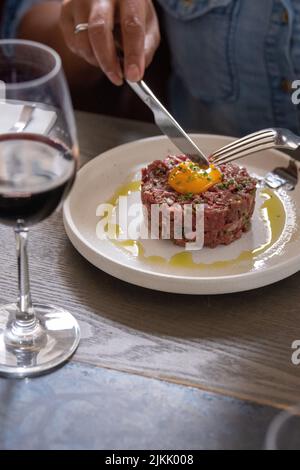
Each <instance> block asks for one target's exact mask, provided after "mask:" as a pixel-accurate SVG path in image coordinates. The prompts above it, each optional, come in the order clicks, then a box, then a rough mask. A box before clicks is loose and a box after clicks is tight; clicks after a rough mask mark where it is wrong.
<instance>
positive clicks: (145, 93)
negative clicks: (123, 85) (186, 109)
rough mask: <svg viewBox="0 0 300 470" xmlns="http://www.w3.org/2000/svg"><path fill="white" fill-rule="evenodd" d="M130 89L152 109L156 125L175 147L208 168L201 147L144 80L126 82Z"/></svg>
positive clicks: (207, 162)
mask: <svg viewBox="0 0 300 470" xmlns="http://www.w3.org/2000/svg"><path fill="white" fill-rule="evenodd" d="M126 81H127V83H128V85H129V86H130V88H132V90H133V91H134V92H135V93H136V94H137V95H138V96H139V97H140V98H141V100H142V101H143V102H144V103H145V104H146V105H147V106H148V107H149V108H150V109H151V111H152V113H153V115H154V120H155V123H156V125H157V126H158V127H159V128H160V130H161V131H162V133H163V134H165V135H166V136H167V137H169V139H170V140H171V141H172V142H173V144H174V145H176V147H177V148H178V149H179V150H180V151H181V152H182V153H184V154H185V155H187V156H188V157H189V158H190V159H191V160H192V161H193V162H195V163H197V164H198V165H200V166H202V167H205V168H207V167H208V166H209V161H208V160H207V158H206V157H205V155H204V153H203V152H201V150H200V149H199V147H198V146H197V145H196V144H195V142H193V140H192V139H191V138H190V137H189V136H188V135H187V133H186V132H185V131H184V130H183V129H182V127H181V126H180V125H179V124H178V122H177V121H176V120H175V119H174V118H173V116H172V115H171V114H170V113H169V111H167V109H166V108H165V107H164V106H163V105H162V104H161V102H160V101H159V100H158V99H157V97H156V96H155V94H154V93H153V92H152V91H151V90H150V88H149V87H148V85H146V83H145V82H144V81H143V80H140V81H139V82H130V81H129V80H126Z"/></svg>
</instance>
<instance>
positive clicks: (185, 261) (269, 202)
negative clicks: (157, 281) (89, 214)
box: [108, 181, 286, 269]
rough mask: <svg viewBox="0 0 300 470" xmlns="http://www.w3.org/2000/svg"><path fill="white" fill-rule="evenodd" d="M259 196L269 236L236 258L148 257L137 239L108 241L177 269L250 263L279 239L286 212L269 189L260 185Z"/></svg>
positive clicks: (127, 188)
mask: <svg viewBox="0 0 300 470" xmlns="http://www.w3.org/2000/svg"><path fill="white" fill-rule="evenodd" d="M140 189H141V182H140V181H133V182H130V183H127V184H125V185H123V186H121V187H120V188H119V189H118V190H117V191H116V193H115V194H114V195H113V196H112V197H111V198H110V200H109V201H108V203H109V204H112V205H113V206H115V207H116V206H117V204H118V199H119V197H120V196H128V195H130V194H131V193H132V192H136V191H140ZM259 191H260V195H261V197H262V198H264V199H265V201H264V203H263V204H262V206H261V208H260V215H261V218H262V223H266V224H267V225H268V228H269V239H268V240H267V242H266V243H265V244H263V245H261V246H259V247H257V248H255V249H254V250H248V251H243V252H242V253H241V254H240V255H239V256H238V257H236V258H234V259H231V260H226V261H217V262H214V263H196V262H195V261H194V260H193V258H192V253H191V252H188V251H182V252H180V253H178V254H176V255H174V256H172V258H171V259H170V260H166V259H164V258H162V257H160V256H148V257H146V256H145V254H144V248H143V245H142V243H141V242H140V241H135V240H122V241H119V240H117V239H115V240H112V243H114V244H115V245H116V246H117V247H119V248H121V249H122V250H125V251H126V253H127V254H130V255H132V256H134V257H137V258H140V259H142V260H143V261H146V262H148V263H152V264H169V265H171V266H173V267H177V268H190V269H201V268H202V269H205V268H208V267H210V268H214V269H215V268H216V269H218V268H226V267H228V266H230V265H233V264H236V263H239V262H245V261H246V262H250V263H251V264H253V263H254V261H255V259H257V258H258V257H259V256H260V255H262V254H263V253H265V252H266V251H267V250H269V249H270V248H271V247H272V246H273V245H274V244H275V243H276V242H277V241H278V240H279V238H280V236H281V234H282V232H283V230H284V227H285V223H286V213H285V209H284V205H283V203H282V201H281V200H280V198H279V197H278V196H277V195H276V194H275V192H273V191H272V190H271V189H268V188H263V189H260V190H259ZM116 233H117V234H118V233H120V227H119V226H116Z"/></svg>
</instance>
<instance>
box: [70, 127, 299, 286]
mask: <svg viewBox="0 0 300 470" xmlns="http://www.w3.org/2000/svg"><path fill="white" fill-rule="evenodd" d="M189 135H190V136H191V137H192V138H193V137H196V138H201V137H207V138H212V137H213V138H214V139H218V140H222V139H227V140H228V141H230V140H232V139H234V137H231V136H223V135H219V134H218V135H213V134H207V133H191V134H189ZM164 140H168V138H167V137H166V136H163V135H157V136H151V137H147V138H143V139H138V140H135V141H132V142H128V143H125V144H121V145H118V146H116V147H112V148H111V149H108V150H106V151H105V152H103V153H101V154H99V155H97V156H95V157H94V158H92V159H91V160H89V161H88V162H87V163H86V164H85V165H83V166H82V167H81V168H80V169H79V171H78V173H77V178H78V177H80V178H82V177H84V174H85V173H86V172H87V171H89V170H90V167H92V166H94V165H97V163H98V161H99V160H100V159H103V158H107V157H109V154H110V153H111V152H112V151H119V150H126V149H127V148H130V147H131V148H132V146H133V145H134V146H135V145H139V144H140V143H142V142H145V143H147V142H151V141H156V142H157V141H164ZM267 151H269V150H267ZM271 151H272V153H276V154H278V156H279V157H280V158H283V159H284V160H286V161H287V162H289V161H290V160H291V159H292V160H293V161H295V163H296V165H297V167H298V168H299V170H300V162H299V161H297V160H295V159H293V158H292V157H290V156H289V155H287V154H285V153H283V152H281V151H280V150H277V149H271ZM117 158H120V156H117ZM71 196H72V191H71V193H70V195H69V196H68V197H67V199H66V200H65V202H64V205H63V221H64V226H65V230H66V233H67V236H68V238H69V239H70V241H71V243H72V244H73V245H74V247H75V249H76V250H77V251H79V253H80V254H81V255H82V256H83V257H84V258H86V254H83V253H82V251H81V250H80V248H79V247H78V244H77V243H75V242H74V240H73V236H72V234H73V235H74V236H75V237H76V238H77V240H78V241H79V242H80V243H81V244H82V245H84V246H86V247H87V248H88V249H89V250H90V251H91V252H92V253H93V254H94V255H96V256H97V257H101V258H103V259H105V261H106V262H110V263H112V264H113V265H114V266H115V267H120V266H122V268H123V269H125V270H128V271H130V272H138V273H143V274H144V275H146V276H150V277H154V278H166V279H168V280H172V279H173V280H181V281H183V280H184V281H188V282H199V281H202V282H205V283H212V282H215V281H216V280H218V281H221V282H222V281H227V282H228V281H229V280H233V281H234V280H237V279H244V278H245V277H246V278H248V279H249V278H251V279H252V278H253V277H256V278H257V277H258V276H259V275H265V274H266V273H273V272H274V271H278V270H281V269H282V268H284V267H286V266H289V267H290V268H292V267H293V269H294V268H296V265H297V264H298V265H299V266H300V251H299V254H297V255H296V256H295V257H293V259H292V260H282V261H281V262H280V263H279V264H276V265H273V266H269V267H266V268H264V269H262V270H261V271H259V272H258V271H251V272H245V273H240V274H231V275H222V276H216V277H214V276H209V277H207V276H188V275H178V274H168V273H158V272H155V271H149V270H148V269H147V268H141V267H138V266H136V267H131V266H128V265H126V264H124V263H118V262H117V261H115V260H114V259H112V258H111V257H110V256H109V255H107V254H106V253H103V252H99V251H97V250H96V249H95V248H94V247H93V245H92V244H90V242H89V241H87V240H86V239H85V238H84V237H83V236H82V235H81V233H80V231H79V230H78V229H77V226H76V225H75V222H74V220H73V218H72V214H71V209H70V201H71ZM75 245H76V246H75ZM88 261H89V262H90V263H91V264H93V265H94V266H96V267H97V268H98V269H102V268H99V266H98V265H97V264H95V263H94V262H93V261H91V260H90V259H89V260H88ZM293 269H291V271H293ZM103 271H105V269H103ZM297 271H299V268H298V269H295V271H293V272H292V274H293V273H294V274H295V273H296V272H297ZM109 274H110V275H112V274H111V273H109ZM292 274H290V275H292ZM113 276H114V277H118V276H116V275H115V274H113ZM285 277H286V276H285ZM119 279H122V280H125V281H126V282H130V283H131V281H129V280H126V279H123V278H119ZM281 279H283V278H281ZM279 280H280V279H279ZM275 282H277V281H275ZM134 284H136V283H134ZM269 284H273V281H271V282H266V284H260V286H261V287H263V286H264V285H269ZM143 287H145V286H143ZM256 288H257V287H254V288H253V289H256ZM150 289H153V288H152V287H150ZM250 289H251V288H246V289H241V288H239V289H238V292H242V291H245V290H250ZM157 290H159V289H157ZM162 290H163V289H162ZM226 292H228V291H226ZM231 292H233V291H231Z"/></svg>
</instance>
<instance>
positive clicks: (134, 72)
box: [126, 64, 141, 82]
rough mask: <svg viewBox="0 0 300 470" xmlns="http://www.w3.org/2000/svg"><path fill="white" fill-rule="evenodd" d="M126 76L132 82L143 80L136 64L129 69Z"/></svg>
mask: <svg viewBox="0 0 300 470" xmlns="http://www.w3.org/2000/svg"><path fill="white" fill-rule="evenodd" d="M126 76H127V78H128V80H130V81H131V82H137V81H138V80H140V78H141V73H140V70H139V68H138V66H137V65H136V64H131V65H129V66H128V67H127V73H126Z"/></svg>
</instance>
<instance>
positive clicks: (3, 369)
mask: <svg viewBox="0 0 300 470" xmlns="http://www.w3.org/2000/svg"><path fill="white" fill-rule="evenodd" d="M33 307H34V311H35V314H36V317H37V320H38V322H37V324H36V325H35V328H34V332H33V335H31V334H28V336H27V337H26V336H24V337H23V338H21V340H19V341H16V339H18V337H16V336H15V337H14V335H13V334H11V332H13V328H11V325H12V324H13V323H14V320H15V317H16V311H17V305H16V304H10V305H4V306H2V307H1V308H0V375H2V376H6V377H16V378H23V377H32V376H34V375H40V374H43V373H45V372H47V371H50V370H51V369H55V368H56V367H58V366H59V365H60V364H62V363H64V362H65V361H67V359H69V357H70V356H72V354H73V353H74V352H75V351H76V349H77V346H78V344H79V340H80V330H79V325H78V323H77V321H76V320H75V318H74V317H73V316H72V315H71V314H70V313H69V312H67V311H66V310H64V309H62V308H59V307H55V306H53V305H39V304H35V305H34V306H33ZM9 325H10V326H9ZM7 327H8V328H7ZM31 338H32V340H30V339H31Z"/></svg>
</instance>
